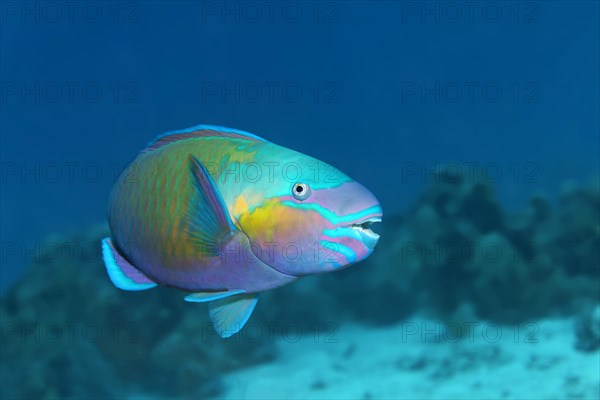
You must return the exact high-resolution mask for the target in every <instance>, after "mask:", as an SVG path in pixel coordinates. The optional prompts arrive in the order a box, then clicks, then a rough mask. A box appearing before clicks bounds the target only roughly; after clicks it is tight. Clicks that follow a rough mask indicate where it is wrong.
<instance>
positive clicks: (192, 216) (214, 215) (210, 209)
mask: <svg viewBox="0 0 600 400" xmlns="http://www.w3.org/2000/svg"><path fill="white" fill-rule="evenodd" d="M190 164H191V173H192V175H193V182H194V195H193V196H192V198H191V200H190V204H189V207H188V210H189V211H188V219H189V225H188V232H189V234H190V236H191V237H192V239H193V240H194V242H195V243H196V244H197V245H198V246H199V247H200V249H201V251H202V252H203V253H204V254H207V255H211V256H217V255H219V254H220V251H221V248H223V247H224V245H225V243H226V242H227V240H228V239H229V238H230V237H231V235H233V233H234V232H235V231H236V228H235V226H234V225H233V223H232V222H231V219H230V218H229V211H228V209H227V206H226V205H225V202H224V201H223V198H222V197H221V193H219V190H218V188H217V186H216V185H215V183H214V181H213V180H212V178H211V176H210V174H209V173H208V171H207V170H206V168H205V167H204V165H203V164H202V162H201V161H200V160H198V159H197V158H196V157H191V159H190Z"/></svg>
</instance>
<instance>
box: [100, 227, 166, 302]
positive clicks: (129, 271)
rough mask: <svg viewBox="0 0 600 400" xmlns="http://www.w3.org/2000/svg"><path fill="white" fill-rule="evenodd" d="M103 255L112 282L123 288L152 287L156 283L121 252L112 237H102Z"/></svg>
mask: <svg viewBox="0 0 600 400" xmlns="http://www.w3.org/2000/svg"><path fill="white" fill-rule="evenodd" d="M102 257H103V258H104V265H105V266H106V271H107V272H108V276H109V277H110V280H111V281H112V283H113V284H114V285H115V286H116V287H118V288H119V289H123V290H146V289H152V288H153V287H155V286H156V283H155V282H153V281H152V280H150V278H148V277H147V276H146V275H144V274H143V273H142V272H140V271H139V270H138V269H137V268H135V267H134V266H133V265H131V264H129V262H127V260H126V259H125V258H124V257H123V256H122V255H121V254H119V252H118V251H117V249H115V246H114V245H113V243H112V241H111V240H110V238H104V239H102Z"/></svg>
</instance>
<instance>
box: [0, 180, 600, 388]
mask: <svg viewBox="0 0 600 400" xmlns="http://www.w3.org/2000/svg"><path fill="white" fill-rule="evenodd" d="M438 178H439V179H437V182H436V183H435V184H434V185H432V186H430V187H429V188H428V189H427V190H426V191H425V192H424V193H423V195H422V196H421V198H420V199H419V201H417V202H416V203H415V205H414V206H413V207H412V209H411V210H410V211H409V212H407V213H406V214H404V215H401V216H400V215H399V216H389V215H386V216H385V221H384V223H382V224H380V226H375V227H374V229H375V230H376V231H378V232H379V233H380V234H381V241H380V244H379V245H378V248H377V249H376V251H375V253H374V254H373V255H372V256H371V257H370V258H369V259H368V260H367V261H366V262H364V263H362V264H360V265H357V266H354V267H351V268H348V269H346V270H343V271H340V272H338V273H332V274H326V275H323V276H314V277H309V278H306V279H303V280H302V281H300V282H298V283H295V284H292V285H290V286H287V287H284V288H281V289H277V290H274V291H271V292H268V293H265V294H263V295H261V301H260V302H259V305H258V307H257V308H256V311H255V313H254V315H253V317H252V319H251V320H250V322H249V324H248V326H247V327H246V328H245V329H244V330H243V331H242V332H241V333H240V334H238V335H236V336H234V337H233V338H231V339H229V340H221V339H220V338H218V337H217V336H216V334H215V333H214V332H213V330H212V327H211V325H210V323H209V321H208V318H207V316H206V307H205V306H204V305H199V304H190V303H186V302H184V301H183V300H182V297H183V295H182V293H181V292H179V291H176V290H172V289H168V288H157V289H153V290H149V291H144V292H125V291H121V290H118V289H116V288H114V287H113V286H112V284H111V283H110V280H109V279H108V277H107V275H106V273H105V270H104V266H103V263H102V260H101V257H100V249H99V241H100V239H101V238H102V237H104V236H106V235H107V231H106V228H105V227H104V226H103V225H102V226H100V227H95V228H92V229H89V230H88V231H86V232H84V233H83V234H75V235H68V236H65V237H55V238H51V239H49V243H52V244H53V247H52V248H53V249H55V250H56V251H55V252H54V253H52V254H54V256H52V257H48V256H47V257H39V258H38V259H37V260H36V261H35V262H34V263H33V265H32V266H31V267H30V268H29V270H28V271H27V272H26V274H25V276H23V278H22V279H21V280H20V282H19V283H18V284H16V285H15V286H14V287H13V288H12V289H11V290H10V291H9V292H8V293H7V294H6V295H5V296H4V298H3V299H2V305H1V308H0V317H1V320H2V347H1V352H0V356H1V360H2V374H1V382H0V384H1V387H2V389H1V390H2V393H1V395H2V396H1V397H2V398H89V397H90V396H93V397H110V398H123V397H126V396H129V395H134V396H135V395H137V396H142V397H149V396H155V397H179V398H187V397H190V398H206V397H211V396H217V395H218V394H219V393H221V389H222V388H221V384H220V379H219V377H220V374H222V373H223V372H226V371H230V370H233V369H236V368H243V367H246V366H249V365H253V364H257V363H261V362H269V361H270V360H272V359H273V357H275V356H276V348H275V346H274V344H273V343H274V340H273V339H274V337H276V336H277V335H281V334H282V329H283V330H285V328H286V326H287V327H290V326H292V327H293V330H300V331H305V330H306V331H308V330H311V329H320V330H321V332H322V333H323V332H325V333H326V332H327V330H329V329H335V326H336V324H340V323H342V322H343V321H344V320H347V319H354V320H358V321H360V322H362V323H368V324H387V323H394V322H398V321H401V320H403V319H405V318H407V317H408V316H409V315H411V314H413V313H415V312H416V311H423V310H426V311H428V312H430V313H432V314H434V315H435V316H436V317H441V318H443V319H451V318H457V315H459V314H461V315H462V318H467V317H470V318H485V319H489V320H493V321H497V322H508V323H514V322H519V321H527V320H531V319H535V318H538V317H543V316H549V315H556V314H572V313H579V312H580V310H583V309H593V308H594V307H595V305H596V304H597V303H598V296H599V285H600V278H599V275H600V270H599V268H600V258H599V249H600V224H599V221H600V215H599V212H600V211H599V210H600V195H599V189H598V186H591V187H588V188H581V187H576V186H574V185H570V186H567V187H566V188H565V190H564V193H563V195H562V197H561V199H560V202H559V204H558V207H557V208H553V207H551V206H550V204H549V203H548V201H547V200H545V199H544V198H542V197H535V198H533V199H531V201H530V203H529V205H528V206H527V208H526V209H524V210H522V211H521V212H519V213H516V214H514V215H510V214H508V213H507V212H506V211H505V210H504V209H503V208H502V207H501V206H500V205H499V204H498V201H497V200H496V198H495V195H494V191H493V188H492V187H491V186H490V185H488V184H486V183H485V182H484V181H483V180H482V179H478V178H476V177H475V178H474V179H472V180H469V181H467V180H462V181H457V180H456V179H446V178H444V177H442V176H440V177H438ZM74 243H75V244H80V245H81V246H80V247H79V250H77V248H76V247H75V249H74V248H73V244H74ZM82 249H85V251H82ZM94 249H95V250H94ZM56 254H58V256H56ZM465 308H466V309H469V310H472V312H473V313H475V315H474V316H473V315H470V316H465V315H466V314H468V313H466V314H465V313H464V311H463V310H464V309H465ZM594 315H595V314H594ZM578 329H579V331H578V332H579V342H578V344H577V346H579V347H580V348H581V349H582V350H587V351H589V349H593V348H596V347H597V346H598V336H597V329H596V326H595V325H590V323H589V318H588V319H586V320H585V322H581V324H580V327H579V328H578Z"/></svg>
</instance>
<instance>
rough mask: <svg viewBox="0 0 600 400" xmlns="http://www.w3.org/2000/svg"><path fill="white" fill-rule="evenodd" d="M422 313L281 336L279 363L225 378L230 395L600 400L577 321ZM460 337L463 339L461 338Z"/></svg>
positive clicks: (599, 367) (599, 378)
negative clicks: (451, 318)
mask: <svg viewBox="0 0 600 400" xmlns="http://www.w3.org/2000/svg"><path fill="white" fill-rule="evenodd" d="M444 326H445V325H443V324H442V323H441V322H436V321H433V320H426V319H420V318H415V319H412V320H411V321H410V322H403V323H400V324H397V325H394V326H385V327H376V328H373V327H367V326H364V325H359V324H350V323H347V324H344V325H341V326H339V329H338V331H337V332H335V334H333V335H332V331H329V332H327V333H326V334H321V333H318V334H316V335H315V334H314V333H313V334H304V335H302V336H300V338H299V339H296V337H297V335H296V334H295V333H294V332H293V331H292V330H290V334H289V337H288V338H287V339H281V338H280V339H277V342H276V345H277V347H278V350H279V355H278V357H277V359H276V360H274V361H273V362H270V363H266V364H263V365H258V366H255V367H252V368H249V369H243V370H238V371H235V372H232V373H229V374H227V375H225V376H224V377H223V379H224V387H226V388H228V390H227V391H226V392H225V394H224V397H225V398H230V399H265V398H268V399H282V398H286V399H308V398H315V399H317V398H318V399H323V398H338V399H381V398H390V399H398V398H428V399H429V398H431V399H465V398H472V399H597V398H599V397H600V354H599V352H598V350H596V351H593V352H587V353H586V352H580V351H576V350H575V349H574V342H575V334H574V329H573V327H574V320H572V319H546V320H542V321H537V322H533V323H531V324H522V325H521V326H520V327H519V328H518V329H517V327H516V326H507V325H498V324H493V323H485V322H483V321H478V322H477V325H471V324H469V323H468V322H464V323H451V324H448V325H447V327H448V328H447V329H446V328H444ZM457 337H460V338H461V339H457Z"/></svg>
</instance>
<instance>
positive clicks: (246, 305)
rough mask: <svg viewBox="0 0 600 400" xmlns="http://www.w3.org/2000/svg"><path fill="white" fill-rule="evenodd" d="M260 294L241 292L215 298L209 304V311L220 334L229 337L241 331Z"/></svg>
mask: <svg viewBox="0 0 600 400" xmlns="http://www.w3.org/2000/svg"><path fill="white" fill-rule="evenodd" d="M257 302H258V294H256V293H250V294H239V295H236V296H231V297H225V298H222V299H219V300H215V301H213V302H211V303H209V305H208V313H209V315H210V319H211V321H212V323H213V326H214V328H215V330H216V331H217V333H218V334H219V336H221V337H222V338H228V337H230V336H232V335H234V334H236V333H237V332H239V331H240V329H242V328H243V327H244V325H245V324H246V322H247V321H248V319H249V318H250V315H252V311H254V307H255V306H256V303H257Z"/></svg>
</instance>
